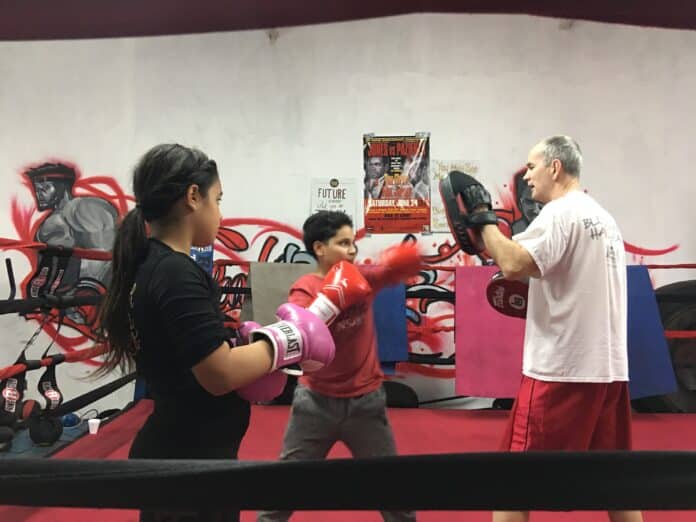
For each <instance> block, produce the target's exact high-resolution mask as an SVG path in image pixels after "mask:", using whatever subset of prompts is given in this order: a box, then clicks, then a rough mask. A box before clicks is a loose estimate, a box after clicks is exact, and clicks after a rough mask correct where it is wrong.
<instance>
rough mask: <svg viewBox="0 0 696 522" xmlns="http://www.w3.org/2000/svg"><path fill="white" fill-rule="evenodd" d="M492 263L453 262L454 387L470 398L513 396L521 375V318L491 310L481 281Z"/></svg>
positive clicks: (485, 279) (492, 268)
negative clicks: (483, 264) (454, 273)
mask: <svg viewBox="0 0 696 522" xmlns="http://www.w3.org/2000/svg"><path fill="white" fill-rule="evenodd" d="M497 271H498V267H496V266H462V267H457V271H456V278H455V296H456V301H455V335H454V342H455V354H456V355H455V357H456V379H455V392H456V393H457V394H459V395H468V396H472V397H492V398H508V397H515V396H516V395H517V388H518V387H519V384H520V379H521V378H522V345H523V342H524V320H523V319H517V318H514V317H508V316H505V315H503V314H501V313H500V312H497V311H496V310H494V309H493V308H492V307H491V306H490V305H489V304H488V301H487V300H486V285H487V284H488V281H489V280H490V278H491V277H492V276H493V274H495V273H496V272H497Z"/></svg>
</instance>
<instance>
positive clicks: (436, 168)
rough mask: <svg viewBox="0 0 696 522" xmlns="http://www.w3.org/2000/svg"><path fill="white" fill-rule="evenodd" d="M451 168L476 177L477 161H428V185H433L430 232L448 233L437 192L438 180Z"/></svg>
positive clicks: (443, 207) (443, 211)
mask: <svg viewBox="0 0 696 522" xmlns="http://www.w3.org/2000/svg"><path fill="white" fill-rule="evenodd" d="M453 170H458V171H460V172H466V173H467V174H469V175H471V176H474V177H477V175H478V172H479V163H478V162H477V161H471V160H454V161H449V160H437V159H433V160H432V161H431V163H430V186H431V187H433V193H434V196H433V198H432V202H431V209H430V231H431V232H446V233H448V234H449V233H450V228H449V226H448V224H447V214H445V206H444V203H443V202H442V198H441V197H440V194H439V188H438V187H439V185H440V180H442V179H444V178H445V177H446V176H447V174H449V173H450V172H452V171H453Z"/></svg>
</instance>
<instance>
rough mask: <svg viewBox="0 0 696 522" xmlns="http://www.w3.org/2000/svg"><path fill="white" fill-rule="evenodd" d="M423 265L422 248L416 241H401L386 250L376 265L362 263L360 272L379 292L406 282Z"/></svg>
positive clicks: (375, 291)
mask: <svg viewBox="0 0 696 522" xmlns="http://www.w3.org/2000/svg"><path fill="white" fill-rule="evenodd" d="M422 267H423V259H422V256H421V252H420V249H419V247H418V245H417V244H415V243H401V244H399V245H396V246H393V247H389V248H387V249H386V250H384V251H383V252H382V253H381V254H380V255H379V258H378V260H377V262H376V263H375V264H374V265H360V266H359V270H360V273H361V274H362V275H363V276H364V277H365V279H367V281H368V282H369V283H370V286H372V289H373V291H374V293H377V292H378V291H379V290H380V289H381V288H383V287H385V286H394V285H396V284H398V283H405V282H406V281H408V280H409V279H410V278H412V277H414V276H416V275H418V274H419V273H420V271H421V269H422Z"/></svg>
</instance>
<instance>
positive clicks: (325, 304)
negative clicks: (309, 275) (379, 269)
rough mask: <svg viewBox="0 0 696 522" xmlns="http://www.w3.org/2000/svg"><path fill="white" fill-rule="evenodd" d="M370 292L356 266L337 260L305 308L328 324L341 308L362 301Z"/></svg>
mask: <svg viewBox="0 0 696 522" xmlns="http://www.w3.org/2000/svg"><path fill="white" fill-rule="evenodd" d="M370 292H372V287H371V286H370V283H368V282H367V279H365V277H364V276H363V275H362V274H361V273H360V271H359V270H358V267H356V266H355V265H354V264H353V263H350V262H348V261H339V262H338V263H336V264H335V265H334V266H332V267H331V268H330V269H329V272H328V273H327V274H326V276H325V277H324V286H323V287H322V289H321V290H320V291H319V294H317V297H316V299H315V300H314V301H313V302H312V304H310V305H309V307H308V308H307V309H308V310H309V311H310V312H312V313H314V314H315V315H317V316H319V317H320V318H321V320H322V321H324V323H326V324H327V325H330V324H331V323H333V322H334V320H335V319H336V317H338V315H339V314H340V313H341V312H342V311H343V310H345V309H347V308H349V307H350V306H352V305H354V304H355V303H358V302H360V301H362V300H363V299H365V298H366V297H367V296H368V295H370Z"/></svg>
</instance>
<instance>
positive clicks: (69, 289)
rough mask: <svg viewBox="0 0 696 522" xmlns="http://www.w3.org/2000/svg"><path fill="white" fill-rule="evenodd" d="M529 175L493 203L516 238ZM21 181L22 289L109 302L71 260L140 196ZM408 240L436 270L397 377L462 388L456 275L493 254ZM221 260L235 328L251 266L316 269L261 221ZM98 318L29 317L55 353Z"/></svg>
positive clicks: (105, 184)
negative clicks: (457, 380) (457, 370)
mask: <svg viewBox="0 0 696 522" xmlns="http://www.w3.org/2000/svg"><path fill="white" fill-rule="evenodd" d="M524 172H525V170H524V169H520V170H518V171H517V172H515V173H514V174H513V175H512V176H511V177H510V179H509V180H508V182H507V183H505V184H504V185H503V187H502V189H500V190H498V192H497V194H495V195H494V202H495V207H496V208H495V209H494V210H495V211H496V214H497V215H498V218H499V225H500V227H501V229H502V230H503V231H504V232H505V233H506V234H507V235H508V236H512V235H513V234H516V233H519V232H521V231H523V230H524V229H526V227H527V226H528V225H529V223H530V222H531V221H532V220H533V219H534V218H535V217H536V215H537V214H538V213H539V211H540V209H541V205H540V204H539V203H537V202H535V201H533V200H532V199H531V197H530V193H529V189H528V186H527V184H526V182H524V180H523V179H522V178H523V176H524ZM20 176H21V178H20V179H21V183H22V185H23V187H24V189H25V190H27V191H28V193H27V194H25V195H30V196H31V198H32V200H33V204H32V205H29V206H26V205H25V206H23V205H22V204H20V203H19V198H17V197H15V198H13V200H12V206H11V208H12V222H13V225H14V228H15V230H16V232H17V238H16V239H11V240H9V239H4V240H2V242H1V243H0V248H3V249H14V250H18V251H20V252H22V253H23V254H24V255H25V256H26V257H27V259H28V260H29V263H30V266H31V269H30V271H29V273H28V274H25V275H24V276H23V280H22V282H21V285H20V289H21V292H22V297H24V298H40V297H44V296H47V295H57V296H71V295H96V296H100V295H103V294H104V292H105V290H106V288H107V287H108V284H109V279H110V262H109V261H108V259H87V258H84V257H81V256H75V255H71V254H72V253H74V252H76V251H77V250H79V249H84V250H89V251H103V252H108V251H109V250H110V249H111V245H112V242H113V238H114V234H115V231H116V227H117V223H118V220H119V218H121V217H122V216H123V215H125V213H126V212H127V211H128V209H129V207H130V206H132V204H133V198H132V196H130V195H127V194H126V193H125V191H124V190H123V189H122V188H121V186H120V185H119V184H118V182H117V181H116V180H115V179H114V178H113V177H110V176H89V177H85V176H83V175H82V173H81V172H80V170H79V168H78V167H77V166H76V165H75V164H73V163H70V162H67V161H47V162H42V163H37V164H32V165H29V166H27V167H26V168H24V169H22V170H21V172H20ZM398 240H399V239H392V240H391V241H398ZM400 240H401V241H418V242H419V243H420V244H421V246H422V247H423V249H424V250H425V252H426V255H425V259H424V261H425V263H426V264H427V268H426V269H424V270H423V271H422V272H421V273H420V276H419V277H418V278H416V280H414V281H412V282H411V283H410V284H409V285H408V287H407V294H406V297H407V301H406V323H407V333H408V341H409V353H410V357H409V361H407V362H403V363H398V364H397V365H396V376H397V377H408V376H409V375H422V376H426V377H430V378H435V379H453V378H454V363H455V361H454V353H455V349H454V336H453V330H454V326H455V325H454V323H455V317H454V306H453V305H454V267H455V266H461V265H480V264H490V263H491V262H492V261H491V259H490V258H489V257H488V256H487V255H486V253H485V252H484V253H482V254H481V255H480V256H469V255H467V254H465V253H464V252H462V251H461V250H460V249H459V248H458V246H457V245H456V243H455V242H454V241H453V240H452V237H451V235H450V234H437V235H423V236H419V237H416V236H415V235H412V234H406V235H404V236H403V237H401V238H400ZM356 243H357V244H358V247H359V249H360V252H361V254H360V255H359V258H358V262H365V263H371V262H373V258H372V257H374V258H376V257H377V254H378V252H379V249H380V248H384V247H386V246H387V245H385V244H383V243H382V244H377V243H376V241H375V238H368V236H367V235H366V233H365V230H364V229H361V230H358V231H356ZM37 245H39V246H41V248H37ZM46 246H48V248H46ZM677 248H678V246H677V245H673V246H670V247H668V248H665V249H659V250H655V249H646V248H642V247H638V246H635V245H632V244H629V243H626V251H627V252H628V253H629V254H631V255H633V256H634V259H633V260H634V262H638V263H643V261H644V259H645V257H648V256H650V257H652V256H661V255H664V254H667V253H669V252H672V251H674V250H676V249H677ZM214 251H215V256H214V257H215V262H214V270H213V276H214V277H215V278H216V280H217V281H218V282H219V284H220V286H221V288H222V289H223V293H222V296H221V301H220V306H221V309H222V311H223V312H224V314H225V316H226V318H227V320H228V324H229V325H230V326H237V325H238V324H239V316H240V312H241V309H242V305H243V304H244V299H245V296H246V295H249V289H248V279H249V263H250V262H275V263H314V259H313V257H312V256H311V255H310V254H309V253H308V252H307V251H305V250H304V245H303V243H302V232H301V230H300V229H298V228H294V227H292V226H290V225H288V224H286V223H283V222H280V221H275V220H270V219H264V218H259V217H245V218H232V217H229V218H224V219H223V220H222V223H221V227H220V230H219V232H218V235H217V238H216V242H215V245H214ZM364 253H366V254H364ZM95 309H96V308H95V307H94V306H83V307H75V308H74V309H68V310H67V311H65V313H64V314H62V315H61V316H60V317H59V316H58V315H57V314H56V315H54V316H53V317H51V318H50V320H48V321H45V320H44V319H43V318H44V315H45V314H44V315H41V314H37V313H28V314H24V317H25V319H27V320H32V321H42V320H43V321H44V322H43V324H44V326H43V328H44V331H45V332H46V333H47V334H48V335H49V336H50V337H51V338H54V339H55V341H54V342H55V345H56V346H57V347H60V348H62V349H63V350H65V351H70V350H74V349H76V348H77V347H78V346H81V345H83V344H85V343H89V342H91V341H92V340H93V339H94V338H95V336H94V329H95V327H96V326H97V325H95V317H96V314H95ZM61 328H62V329H61ZM89 363H90V364H98V363H97V362H94V361H89Z"/></svg>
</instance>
